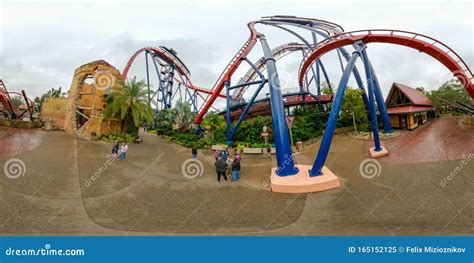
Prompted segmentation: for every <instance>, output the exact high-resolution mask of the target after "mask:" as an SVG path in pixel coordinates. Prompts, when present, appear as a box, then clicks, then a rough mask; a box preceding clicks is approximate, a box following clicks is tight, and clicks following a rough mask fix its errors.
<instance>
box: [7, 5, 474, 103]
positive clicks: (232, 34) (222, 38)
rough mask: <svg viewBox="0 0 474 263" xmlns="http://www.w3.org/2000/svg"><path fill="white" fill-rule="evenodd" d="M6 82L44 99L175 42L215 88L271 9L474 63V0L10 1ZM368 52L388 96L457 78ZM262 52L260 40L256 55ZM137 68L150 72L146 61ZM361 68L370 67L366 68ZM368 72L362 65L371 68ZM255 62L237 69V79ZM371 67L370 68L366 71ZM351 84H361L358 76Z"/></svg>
mask: <svg viewBox="0 0 474 263" xmlns="http://www.w3.org/2000/svg"><path fill="white" fill-rule="evenodd" d="M0 3H1V4H0V10H1V13H0V78H1V79H3V80H4V81H5V83H6V84H7V86H8V87H10V89H14V90H21V89H24V90H26V91H27V93H28V94H29V95H30V96H31V97H34V96H37V95H40V94H42V93H44V92H45V91H47V90H48V89H51V88H57V87H59V86H61V87H63V89H66V90H67V89H69V86H70V84H71V80H72V76H73V72H74V70H75V69H76V68H77V67H79V66H80V65H82V64H85V63H88V62H91V61H94V60H99V59H104V60H106V61H108V62H109V63H111V64H112V65H114V66H115V67H117V68H118V69H119V70H120V71H121V70H122V69H123V68H124V66H125V64H126V62H127V60H128V58H129V57H130V56H131V55H132V54H133V53H134V52H135V51H136V50H137V49H139V48H141V47H144V46H159V45H165V46H168V47H172V48H174V49H175V50H176V51H177V52H178V55H179V56H180V57H181V59H182V60H183V61H184V63H185V64H186V65H187V67H188V68H189V69H190V71H191V74H192V76H191V80H192V81H193V83H194V84H195V85H199V86H203V87H209V88H211V86H212V84H213V83H214V82H215V80H216V79H217V78H218V76H219V74H220V72H221V71H222V69H223V68H224V67H225V66H226V64H227V63H228V62H229V60H230V59H231V58H232V56H233V55H234V54H235V52H236V51H237V50H238V49H239V48H240V46H241V45H242V44H243V43H244V42H245V41H246V40H247V38H248V35H249V32H248V28H247V26H246V23H247V22H249V21H251V20H255V19H258V18H260V17H261V16H268V15H277V14H285V15H296V16H302V17H312V18H318V19H323V20H328V21H331V22H335V23H338V24H340V25H341V26H343V28H344V29H345V31H351V30H358V29H370V28H389V29H401V30H408V31H413V32H418V33H422V34H426V35H429V36H431V37H434V38H436V39H439V40H441V41H443V42H444V43H446V44H447V45H448V46H450V47H451V48H453V49H454V50H455V51H456V52H457V53H458V54H459V55H461V57H462V58H463V59H464V60H465V61H466V63H467V64H468V65H469V67H470V68H471V69H472V68H474V55H473V54H474V41H473V38H474V32H473V31H474V30H473V5H472V2H471V1H467V2H457V1H442V2H440V1H438V2H436V1H431V2H426V1H425V2H415V1H409V2H407V1H404V2H400V1H397V2H384V3H380V2H374V1H371V2H363V1H357V2H353V3H345V2H335V1H324V2H320V1H289V0H288V1H255V0H254V1H242V0H240V1H225V2H224V1H159V2H148V1H146V2H138V1H123V2H119V1H94V0H90V1H77V2H69V1H68V2H67V3H62V2H60V1H25V2H19V1H15V2H10V1H3V0H0ZM257 30H258V31H260V32H262V33H264V34H265V35H266V36H267V39H268V41H269V44H270V45H271V46H272V47H275V46H277V45H279V44H283V43H285V42H289V41H296V39H295V38H294V37H292V36H290V35H287V34H285V33H282V32H278V31H277V30H272V29H270V28H268V26H258V27H257ZM367 51H368V55H369V57H370V59H371V61H372V64H373V65H374V68H375V70H376V73H377V76H378V78H379V80H380V82H381V84H382V87H383V92H384V95H385V96H386V95H387V92H388V89H389V88H390V85H391V83H392V82H394V81H396V82H400V83H404V84H407V85H410V86H413V87H417V86H423V87H425V88H426V89H428V90H431V89H434V88H437V87H439V86H440V85H441V84H442V83H443V82H445V81H446V80H448V79H449V78H450V76H451V74H450V73H449V71H448V70H447V69H445V68H444V67H443V66H442V65H441V64H440V63H439V62H437V61H436V60H434V59H433V58H431V57H429V56H427V55H425V54H423V53H419V52H417V51H414V50H410V49H409V48H406V47H401V46H391V45H387V44H369V46H368V50H367ZM260 56H262V52H261V47H260V45H259V44H257V45H256V46H255V48H254V50H253V51H252V53H251V55H250V58H252V59H258V58H259V57H260ZM323 59H324V60H323V62H324V63H325V64H326V67H327V68H328V71H329V72H330V80H331V82H332V83H334V84H337V83H338V82H339V78H340V76H341V69H340V66H339V65H338V63H337V57H336V56H335V54H328V55H326V56H325V57H323ZM300 60H301V54H298V55H292V56H288V57H285V58H284V59H282V60H281V61H279V62H278V69H279V71H280V74H281V75H283V76H284V78H285V80H283V82H284V83H283V85H284V86H285V87H292V86H293V87H294V86H296V84H297V77H296V76H297V70H298V66H299V62H300ZM137 62H138V63H137V65H136V66H134V67H133V68H132V70H131V74H133V75H137V76H138V78H144V77H145V73H144V71H143V66H144V63H143V60H141V61H140V59H139V60H138V61H137ZM359 66H360V65H359ZM361 69H362V68H361ZM246 70H247V68H242V69H241V70H240V71H238V72H237V74H236V75H234V79H233V81H237V80H238V79H239V78H240V77H241V76H242V74H244V73H245V71H246ZM361 71H363V70H361ZM350 85H354V83H353V80H352V81H351V82H350Z"/></svg>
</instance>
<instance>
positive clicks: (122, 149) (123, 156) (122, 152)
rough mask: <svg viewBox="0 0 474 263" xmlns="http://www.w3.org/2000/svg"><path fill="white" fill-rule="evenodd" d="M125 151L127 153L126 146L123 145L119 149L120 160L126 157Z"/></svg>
mask: <svg viewBox="0 0 474 263" xmlns="http://www.w3.org/2000/svg"><path fill="white" fill-rule="evenodd" d="M127 151H128V144H127V143H123V144H122V147H120V157H119V159H120V160H125V157H126V156H127Z"/></svg>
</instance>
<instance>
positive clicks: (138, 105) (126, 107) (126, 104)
mask: <svg viewBox="0 0 474 263" xmlns="http://www.w3.org/2000/svg"><path fill="white" fill-rule="evenodd" d="M121 84H122V89H120V90H115V89H114V90H112V91H111V92H110V95H109V96H110V97H109V104H108V105H107V107H106V108H105V110H104V115H105V117H107V118H110V117H114V116H117V115H119V117H120V120H121V121H122V134H123V135H125V133H127V131H129V130H131V132H132V134H135V135H136V134H138V127H139V126H140V122H141V121H142V120H143V119H145V120H146V121H147V122H148V123H151V122H152V121H153V110H152V108H151V107H150V105H149V104H148V93H147V90H146V84H145V81H144V80H140V81H137V80H136V77H134V78H133V79H132V80H127V82H126V83H125V84H124V83H121ZM130 125H133V126H130Z"/></svg>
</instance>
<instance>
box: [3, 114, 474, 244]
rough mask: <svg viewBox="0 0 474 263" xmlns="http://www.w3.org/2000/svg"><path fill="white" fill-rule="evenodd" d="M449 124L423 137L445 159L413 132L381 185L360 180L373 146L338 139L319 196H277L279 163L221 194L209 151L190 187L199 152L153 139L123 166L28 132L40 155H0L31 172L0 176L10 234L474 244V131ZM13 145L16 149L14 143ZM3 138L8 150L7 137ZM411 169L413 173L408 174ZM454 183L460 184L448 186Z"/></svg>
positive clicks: (99, 149)
mask: <svg viewBox="0 0 474 263" xmlns="http://www.w3.org/2000/svg"><path fill="white" fill-rule="evenodd" d="M438 122H439V124H438ZM446 123H451V124H453V123H459V122H458V120H457V119H451V118H447V119H446V120H444V119H441V120H437V121H435V122H433V123H432V124H431V125H430V126H427V127H424V128H426V129H419V130H418V131H415V132H417V133H425V134H424V136H428V137H429V138H431V139H437V138H441V137H442V138H443V139H444V141H445V143H444V144H442V147H446V148H441V149H440V150H439V151H434V150H432V152H433V151H434V152H435V153H434V154H432V155H430V158H431V159H428V158H425V159H416V158H419V156H420V155H419V154H418V151H417V150H413V149H411V148H410V147H412V145H414V139H413V137H418V138H419V139H418V140H417V141H416V145H417V146H420V145H424V144H428V143H429V142H430V140H431V139H430V140H428V139H424V138H423V137H424V136H423V135H422V134H420V135H418V134H414V135H411V134H410V133H406V135H405V134H402V136H400V137H399V138H396V139H391V140H397V141H398V144H401V145H403V147H404V148H405V154H402V153H401V151H402V147H399V148H395V146H396V145H397V144H392V145H389V144H388V143H387V142H386V141H384V145H386V146H387V148H389V150H390V151H391V153H390V156H389V157H387V159H381V160H380V163H381V166H380V167H378V168H377V169H378V170H376V174H373V175H368V174H365V172H363V173H362V175H363V176H362V175H361V171H360V170H359V166H360V164H361V162H363V161H364V160H365V159H366V158H367V152H366V150H365V149H366V147H368V146H367V145H366V144H367V143H366V142H365V141H361V140H355V139H352V138H349V137H348V136H346V135H336V136H335V137H334V141H333V144H332V146H331V149H330V154H329V156H328V160H327V162H326V165H327V166H328V167H329V168H330V169H331V170H332V171H333V172H334V173H335V174H336V175H337V176H339V177H340V179H341V182H342V184H343V186H342V187H340V188H338V189H334V190H329V191H325V192H320V193H311V194H278V193H272V192H270V191H269V186H268V176H269V171H270V168H271V167H272V165H276V163H275V159H274V157H273V156H270V155H267V156H261V155H258V156H257V155H254V156H252V155H245V156H243V158H242V179H241V181H239V182H226V183H224V182H221V183H217V182H216V179H215V174H214V166H213V155H212V152H210V151H199V154H198V159H199V160H200V162H201V163H202V171H203V173H202V176H197V177H196V178H194V179H189V178H186V177H185V176H183V171H182V164H183V163H185V161H186V160H188V159H189V158H190V156H191V153H190V149H186V148H183V147H180V146H177V145H175V144H172V143H170V142H168V141H167V140H164V139H161V138H159V137H157V136H153V135H151V134H142V136H143V138H144V142H143V143H141V144H130V150H129V152H128V154H127V159H126V160H125V161H120V160H116V158H114V157H113V156H112V155H110V154H109V153H110V150H111V144H109V143H105V142H89V141H84V140H81V139H77V138H74V137H71V136H69V135H67V134H65V133H64V132H60V131H50V132H43V131H38V130H34V131H30V133H32V134H36V136H37V138H41V139H39V144H38V145H36V147H28V148H26V150H25V149H22V150H21V151H18V149H17V150H15V149H8V150H4V149H3V148H4V147H3V144H2V151H4V152H10V153H15V151H18V152H19V154H16V155H14V156H10V155H7V156H1V157H0V166H1V167H3V166H4V165H5V164H6V163H8V161H9V160H11V158H12V157H14V158H17V159H19V160H21V162H23V163H24V165H25V166H24V167H25V171H24V174H20V175H18V176H11V175H10V176H9V177H7V176H6V175H5V174H3V173H4V171H3V172H2V176H0V211H2V212H1V213H0V232H1V233H2V234H7V235H11V234H14V235H32V234H33V235H175V234H176V235H180V234H197V235H202V234H206V235H401V234H408V235H410V234H413V235H472V234H474V223H473V222H474V220H473V219H474V202H473V201H474V200H473V199H474V191H473V189H474V187H473V186H474V172H473V171H474V169H473V168H474V160H472V161H471V160H469V161H467V164H463V163H462V161H463V160H462V159H461V158H458V157H459V156H461V157H462V153H463V152H462V151H461V152H460V151H455V150H454V149H458V148H457V147H451V146H452V145H454V143H457V141H458V140H459V139H462V140H463V142H462V144H463V145H464V146H463V148H462V149H463V150H464V151H468V150H470V151H471V152H472V148H469V147H470V145H472V143H473V139H472V137H471V135H472V130H468V129H458V130H455V131H452V130H451V132H449V129H448V128H446V126H447V125H446ZM430 127H433V128H430ZM427 128H430V129H427ZM443 128H444V129H443ZM21 132H22V131H18V133H21ZM15 134H16V132H14V133H13V135H10V136H9V137H8V138H13V139H12V140H16V139H14V138H18V137H15V136H18V135H15ZM405 137H406V138H405ZM408 137H409V138H408ZM404 138H405V139H404ZM3 139H4V140H7V139H6V138H5V136H4V138H3ZM37 140H38V139H37ZM394 142H395V141H394ZM423 142H424V143H423ZM6 145H9V147H13V146H12V145H18V144H6ZM21 145H23V144H21ZM318 147H319V146H318V143H315V144H312V145H309V146H307V147H305V149H304V152H303V153H301V154H297V156H296V161H297V162H298V163H301V164H312V162H313V161H314V158H315V156H316V153H317V150H318ZM391 147H394V148H393V149H391ZM427 147H430V146H425V149H426V148H427ZM394 149H395V150H394ZM430 149H431V148H430ZM433 149H434V148H433ZM399 151H400V153H398V152H399ZM464 153H466V152H464ZM404 155H406V157H403V158H405V159H402V157H401V156H404ZM410 155H411V158H410ZM397 156H398V157H397ZM389 158H392V159H389ZM404 160H410V162H407V163H404V164H403V165H400V163H399V162H401V161H404ZM420 160H421V161H420ZM461 165H462V167H461V168H459V167H460V166H461ZM450 175H451V177H452V178H451V179H450V180H446V177H447V176H450ZM443 182H444V183H443Z"/></svg>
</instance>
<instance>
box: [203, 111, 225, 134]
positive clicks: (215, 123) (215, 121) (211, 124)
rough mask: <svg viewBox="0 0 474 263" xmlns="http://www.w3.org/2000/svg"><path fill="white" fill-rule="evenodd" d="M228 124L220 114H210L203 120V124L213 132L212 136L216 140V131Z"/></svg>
mask: <svg viewBox="0 0 474 263" xmlns="http://www.w3.org/2000/svg"><path fill="white" fill-rule="evenodd" d="M225 125H226V122H225V120H224V117H223V116H222V115H219V114H208V115H207V116H206V117H205V118H204V120H203V121H202V126H203V127H204V128H206V129H208V130H209V131H210V132H211V138H212V140H213V141H214V132H215V131H216V130H218V129H223V128H224V127H225Z"/></svg>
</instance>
